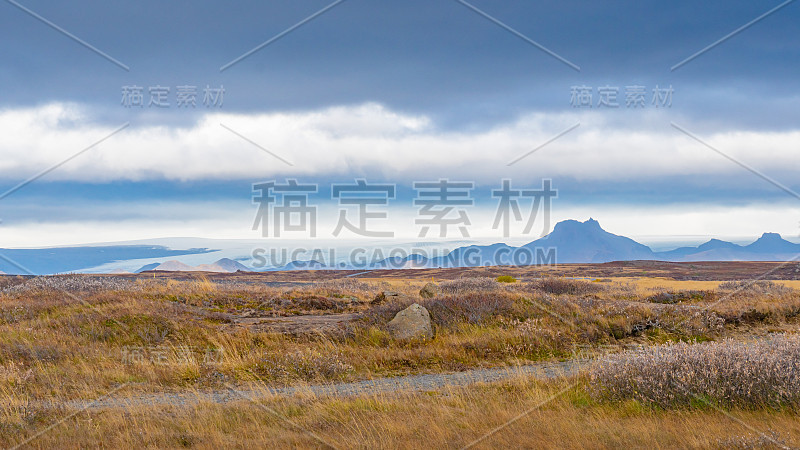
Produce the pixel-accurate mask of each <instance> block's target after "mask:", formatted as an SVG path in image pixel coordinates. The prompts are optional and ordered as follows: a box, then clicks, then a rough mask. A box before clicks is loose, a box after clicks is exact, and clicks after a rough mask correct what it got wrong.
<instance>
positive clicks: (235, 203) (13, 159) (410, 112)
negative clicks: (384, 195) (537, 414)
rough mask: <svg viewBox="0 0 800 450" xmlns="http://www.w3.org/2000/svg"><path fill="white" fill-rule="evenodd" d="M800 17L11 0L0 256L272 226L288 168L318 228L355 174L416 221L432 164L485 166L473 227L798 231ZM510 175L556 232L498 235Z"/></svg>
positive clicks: (3, 27) (360, 1)
mask: <svg viewBox="0 0 800 450" xmlns="http://www.w3.org/2000/svg"><path fill="white" fill-rule="evenodd" d="M798 19H800V2H794V1H786V2H780V1H759V2H753V1H737V0H725V1H703V2H696V1H676V2H669V3H665V2H656V1H610V2H602V3H601V2H578V1H563V0H562V1H555V0H553V1H539V2H530V1H516V0H510V1H502V2H500V1H489V0H471V1H469V2H467V1H458V0H434V1H431V0H427V1H402V2H401V1H386V0H384V1H365V0H346V1H339V2H332V1H328V0H297V1H292V2H288V1H285V2H263V1H239V2H236V4H230V3H226V2H212V1H191V2H190V1H172V2H155V1H137V2H132V1H127V2H126V1H122V2H103V1H77V2H68V3H67V2H58V3H55V2H47V1H44V0H19V1H17V0H13V1H12V0H6V1H1V2H0V86H2V88H3V89H2V92H0V132H2V134H3V138H2V139H0V191H2V192H4V194H0V220H2V222H1V223H0V247H5V248H15V247H16V248H19V247H43V246H55V245H70V244H84V243H95V242H117V241H128V240H138V239H151V238H163V237H179V236H180V237H201V238H218V239H258V238H263V237H265V236H264V233H263V230H253V224H254V221H255V218H256V215H257V212H258V204H254V198H253V184H254V183H261V182H268V181H275V182H277V183H278V184H282V183H285V182H286V180H287V179H297V180H298V181H299V182H301V183H312V184H316V185H318V194H317V195H315V196H313V198H312V199H311V200H313V201H314V202H315V204H318V205H319V211H318V221H319V226H318V228H319V233H318V236H317V237H323V238H324V237H328V238H332V230H333V229H334V228H335V226H336V224H337V221H338V220H339V208H338V204H337V203H336V200H335V199H333V200H332V199H331V195H330V192H331V185H332V184H336V183H350V184H353V183H355V180H356V179H366V180H367V181H368V182H369V183H392V184H396V187H397V188H396V196H395V198H393V199H391V200H390V201H389V202H388V205H387V206H386V207H385V209H386V211H387V214H388V218H387V219H386V220H385V221H383V223H381V220H379V219H376V221H377V222H376V223H380V224H381V226H383V228H381V226H378V228H381V229H389V228H391V229H392V230H395V233H396V237H398V238H410V237H416V236H418V233H419V231H420V227H419V224H417V223H415V221H414V219H415V218H416V217H418V216H417V215H416V214H417V211H418V209H419V207H417V206H415V205H414V203H413V201H414V199H415V198H416V197H415V195H417V191H416V190H415V189H414V182H424V181H436V180H439V179H449V180H457V181H465V182H471V183H473V186H474V189H472V191H471V194H470V195H472V197H473V199H474V205H472V206H470V207H469V208H468V211H469V213H470V215H471V216H470V217H471V222H472V228H471V229H470V237H476V238H485V239H488V240H493V241H510V240H517V241H519V240H522V241H524V240H525V239H527V238H528V237H530V240H533V239H535V238H537V237H539V234H540V231H541V230H539V228H543V227H545V228H546V227H547V226H548V225H550V226H551V225H552V224H553V223H554V222H555V221H557V220H563V219H568V218H572V219H579V220H586V219H588V218H589V217H593V218H595V219H597V220H599V221H600V223H601V225H602V226H603V227H604V228H605V229H607V230H608V231H611V232H614V233H616V234H622V235H627V236H632V237H636V236H641V237H650V238H651V239H655V237H657V236H695V237H698V239H700V237H731V236H736V237H757V236H759V235H760V234H761V233H763V232H766V231H773V232H779V233H781V234H782V235H784V237H787V238H797V237H798V235H800V195H798V194H797V192H800V182H798V179H800V177H798V176H797V175H798V173H800V158H798V157H797V152H798V150H799V149H798V144H800V120H799V119H800V89H799V88H800V78H798V76H797V75H798V71H799V70H800V34H798V32H797V25H796V24H797V22H798ZM182 86H183V87H184V88H180V87H182ZM186 86H194V87H195V89H190V88H186ZM136 87H138V88H141V90H142V104H141V106H139V104H138V103H137V101H136V98H135V96H134V97H131V96H130V95H129V94H130V93H131V92H136ZM636 87H638V88H636ZM163 88H168V89H169V92H168V94H166V97H165V98H164V99H161V100H159V98H158V95H157V93H158V92H163ZM206 88H208V91H209V95H210V96H211V97H209V98H208V99H206V98H205V90H206ZM181 89H182V90H183V91H184V92H194V93H195V94H196V97H195V105H194V106H186V105H185V104H184V105H178V91H179V90H181ZM221 89H224V93H222V94H221V97H220V90H221ZM151 90H152V91H153V92H152V93H151ZM637 91H641V92H643V94H642V95H641V96H640V97H638V98H639V99H640V101H641V102H638V101H633V103H632V104H626V102H627V100H628V95H629V94H630V95H633V93H635V92H637ZM601 92H603V94H601ZM613 92H616V94H617V97H616V101H615V100H614V99H613V96H612V97H608V96H609V95H611V94H610V93H613ZM154 93H155V94H154ZM667 93H669V97H668V96H667ZM656 94H658V95H656ZM632 98H633V97H632ZM154 99H155V100H156V101H155V102H154V103H152V104H151V102H153V100H154ZM206 100H208V101H206ZM214 100H216V101H214ZM167 103H168V105H167ZM615 104H616V105H615ZM502 179H510V180H511V182H512V184H513V185H514V186H515V187H518V188H528V189H537V188H540V187H541V185H542V180H543V179H549V180H552V186H553V188H555V189H557V190H558V197H557V198H555V199H553V201H552V205H551V221H550V222H551V223H549V224H548V223H543V217H541V216H540V217H539V219H538V220H539V222H537V224H536V226H535V227H534V229H535V231H533V232H531V233H527V234H530V236H528V235H527V234H526V233H524V230H523V229H522V227H512V230H513V231H512V234H511V236H503V235H502V234H498V233H499V230H497V229H493V228H492V222H493V219H494V215H495V209H496V205H497V201H498V200H497V199H496V198H493V197H492V196H491V191H492V190H493V189H499V188H500V185H501V180H502ZM378 209H380V208H378ZM351 213H354V211H352V210H351ZM387 227H388V228H387ZM437 237H438V236H437ZM448 237H451V236H450V235H448ZM452 237H453V238H461V237H463V236H461V235H460V234H459V233H458V232H455V233H454V234H453V235H452ZM270 238H275V237H274V236H270ZM273 240H274V239H273Z"/></svg>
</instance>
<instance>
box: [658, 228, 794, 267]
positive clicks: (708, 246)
mask: <svg viewBox="0 0 800 450" xmlns="http://www.w3.org/2000/svg"><path fill="white" fill-rule="evenodd" d="M655 255H656V259H659V260H662V261H684V262H690V261H790V260H792V259H795V258H797V257H798V256H800V244H794V243H791V242H789V241H787V240H785V239H783V238H782V237H781V235H780V234H778V233H764V234H762V235H761V237H760V238H758V240H756V241H755V242H753V243H752V244H749V245H745V246H742V245H737V244H733V243H731V242H726V241H721V240H719V239H711V240H710V241H708V242H706V243H705V244H702V245H699V246H697V247H682V248H678V249H675V250H671V251H668V252H660V253H656V254H655Z"/></svg>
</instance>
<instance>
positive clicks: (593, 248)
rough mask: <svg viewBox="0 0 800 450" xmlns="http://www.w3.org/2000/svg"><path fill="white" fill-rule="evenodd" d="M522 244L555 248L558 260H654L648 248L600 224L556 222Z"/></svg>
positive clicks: (602, 261)
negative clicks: (547, 232)
mask: <svg viewBox="0 0 800 450" xmlns="http://www.w3.org/2000/svg"><path fill="white" fill-rule="evenodd" d="M523 247H525V248H531V249H537V248H540V249H547V248H555V249H556V259H557V261H558V262H559V263H604V262H611V261H629V260H637V259H655V257H654V254H653V250H651V249H650V247H648V246H646V245H644V244H640V243H638V242H636V241H634V240H633V239H630V238H626V237H624V236H618V235H616V234H611V233H609V232H608V231H606V230H604V229H602V228H601V227H600V224H599V223H598V222H597V221H596V220H594V219H589V220H587V221H586V222H578V221H577V220H565V221H562V222H559V223H557V224H556V226H555V228H553V232H552V233H550V234H548V235H547V236H545V237H543V238H541V239H537V240H535V241H533V242H531V243H529V244H525V245H524V246H523Z"/></svg>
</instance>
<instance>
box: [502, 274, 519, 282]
mask: <svg viewBox="0 0 800 450" xmlns="http://www.w3.org/2000/svg"><path fill="white" fill-rule="evenodd" d="M497 282H498V283H516V282H517V279H516V278H514V277H512V276H511V275H501V276H499V277H497Z"/></svg>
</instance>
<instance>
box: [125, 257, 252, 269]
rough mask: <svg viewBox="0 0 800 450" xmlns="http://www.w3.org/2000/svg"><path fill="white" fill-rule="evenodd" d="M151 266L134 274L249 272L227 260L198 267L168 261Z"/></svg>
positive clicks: (223, 259) (234, 262)
mask: <svg viewBox="0 0 800 450" xmlns="http://www.w3.org/2000/svg"><path fill="white" fill-rule="evenodd" d="M152 266H153V264H148V265H147V266H144V267H142V268H141V269H139V270H137V271H136V272H137V273H140V272H143V271H145V270H152V271H163V272H221V273H233V272H237V271H240V270H241V271H242V272H250V271H251V270H250V269H248V268H247V267H246V266H244V265H242V264H240V263H238V262H236V261H234V260H232V259H229V258H222V259H220V260H219V261H217V262H215V263H212V264H200V265H199V266H190V265H188V264H184V263H182V262H180V261H176V260H170V261H166V262H163V263H161V264H155V267H152ZM147 267H151V268H147Z"/></svg>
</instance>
